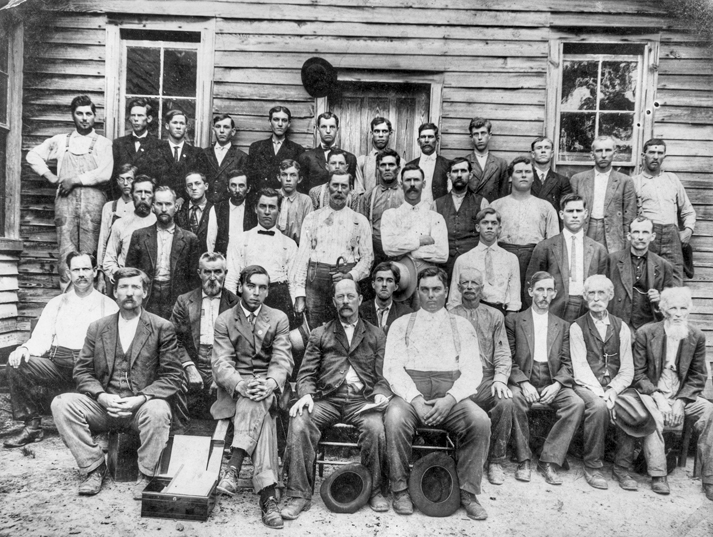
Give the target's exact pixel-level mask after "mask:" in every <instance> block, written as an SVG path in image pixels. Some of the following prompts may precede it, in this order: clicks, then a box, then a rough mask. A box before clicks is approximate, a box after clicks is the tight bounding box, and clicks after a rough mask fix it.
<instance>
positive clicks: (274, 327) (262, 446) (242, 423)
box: [211, 265, 294, 528]
mask: <svg viewBox="0 0 713 537" xmlns="http://www.w3.org/2000/svg"><path fill="white" fill-rule="evenodd" d="M269 286H270V276H268V274H267V271H266V270H265V269H264V268H262V267H260V266H258V265H250V266H248V267H245V268H244V269H243V271H242V272H241V273H240V303H239V304H238V305H237V306H235V307H233V308H231V309H229V310H227V311H224V312H223V313H221V314H220V315H219V316H218V319H217V320H216V322H215V337H214V339H213V357H212V364H213V378H214V379H215V383H216V384H217V386H218V400H217V401H216V402H215V403H214V404H213V407H212V408H211V414H213V417H214V418H215V419H216V420H223V419H228V418H230V419H231V420H232V422H233V427H234V435H233V443H232V447H231V455H230V461H229V462H228V470H227V472H225V474H224V475H223V478H222V479H221V481H220V483H219V484H218V491H219V492H221V493H223V494H227V495H229V496H232V495H233V494H235V492H236V491H237V489H238V476H239V475H240V468H241V467H242V464H243V459H244V458H245V457H246V456H249V457H250V458H251V460H252V462H253V468H254V473H253V486H254V488H255V492H256V493H259V494H260V508H261V511H262V522H263V524H265V525H266V526H268V527H271V528H281V527H282V526H283V522H282V518H281V517H280V512H279V509H278V507H277V500H276V499H275V498H276V496H275V485H277V482H278V475H277V474H278V472H279V470H280V467H279V461H278V457H277V430H276V424H275V417H274V412H275V410H276V409H277V398H279V397H281V396H282V394H284V390H285V389H286V387H287V389H289V384H287V379H288V378H289V376H290V374H291V373H292V368H293V366H294V362H293V360H292V350H291V346H290V339H289V326H288V321H287V316H286V315H285V314H284V313H282V312H281V311H280V310H276V309H273V308H270V307H268V306H265V305H264V304H263V302H264V301H265V297H266V296H267V292H268V288H269Z"/></svg>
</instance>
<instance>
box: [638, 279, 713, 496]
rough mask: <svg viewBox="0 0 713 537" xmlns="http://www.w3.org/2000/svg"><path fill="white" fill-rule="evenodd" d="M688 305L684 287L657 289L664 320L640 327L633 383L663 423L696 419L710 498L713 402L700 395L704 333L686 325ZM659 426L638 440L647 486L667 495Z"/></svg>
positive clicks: (704, 375)
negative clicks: (644, 458)
mask: <svg viewBox="0 0 713 537" xmlns="http://www.w3.org/2000/svg"><path fill="white" fill-rule="evenodd" d="M692 306H693V301H692V299H691V290H690V289H689V288H687V287H678V288H668V289H664V290H663V292H662V293H661V301H660V302H659V308H660V310H661V311H662V312H663V315H664V320H663V321H662V322H659V323H652V324H647V325H644V326H642V327H641V328H640V329H639V330H638V331H637V333H636V343H635V345H634V369H635V373H634V384H633V386H634V388H636V389H637V390H638V391H639V393H641V394H642V396H646V395H649V396H651V397H652V398H653V400H654V401H655V402H656V406H657V407H658V409H659V411H660V412H661V414H662V415H663V425H664V426H667V427H675V426H678V425H680V424H682V423H683V420H684V419H685V418H686V417H688V416H693V417H695V418H697V421H696V423H695V425H694V429H695V431H696V432H697V433H698V453H699V454H700V461H701V481H702V482H703V489H704V491H705V494H706V498H708V499H709V500H711V501H713V404H711V403H710V402H708V401H707V400H705V399H703V398H702V397H701V392H702V391H703V388H704V386H705V384H706V379H707V377H708V375H707V370H706V338H705V336H704V335H703V333H702V332H701V331H700V330H699V329H698V328H696V327H694V326H690V325H689V324H688V316H689V315H690V312H691V309H692ZM662 432H663V430H662V428H661V427H658V428H657V431H656V432H655V433H654V434H651V435H649V436H647V437H646V438H645V439H644V451H645V452H646V453H647V454H649V456H648V457H647V464H648V467H649V475H651V476H653V482H652V488H653V490H654V492H657V493H659V494H668V493H669V486H668V483H667V482H666V456H665V454H664V441H663V436H662Z"/></svg>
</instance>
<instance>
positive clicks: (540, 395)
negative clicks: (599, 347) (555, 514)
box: [505, 271, 584, 485]
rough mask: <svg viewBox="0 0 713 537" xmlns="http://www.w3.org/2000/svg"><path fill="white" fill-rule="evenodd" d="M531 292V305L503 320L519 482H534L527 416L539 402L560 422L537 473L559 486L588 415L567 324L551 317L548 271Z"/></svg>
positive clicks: (534, 279) (552, 290)
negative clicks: (573, 363)
mask: <svg viewBox="0 0 713 537" xmlns="http://www.w3.org/2000/svg"><path fill="white" fill-rule="evenodd" d="M528 293H529V294H530V297H531V298H532V306H531V307H529V308H528V309H526V310H525V311H521V312H519V313H515V314H509V315H508V316H507V317H506V318H505V329H506V330H507V334H508V341H509V343H510V352H511V353H512V371H511V373H510V384H511V386H510V389H511V390H512V393H513V400H514V403H515V405H514V406H515V410H514V412H515V415H514V418H513V422H514V423H513V425H514V426H513V432H514V434H515V438H514V444H515V452H516V453H515V454H516V456H517V461H518V463H519V464H518V467H517V471H516V472H515V479H517V480H519V481H530V459H531V458H532V453H531V452H530V427H529V423H528V419H527V414H528V412H529V411H530V408H531V407H532V405H533V404H535V403H542V404H544V405H549V406H550V407H552V408H553V409H555V411H556V412H557V421H556V422H555V424H554V425H553V427H552V429H551V430H550V434H549V435H547V439H546V440H545V444H544V446H543V447H542V452H541V453H540V459H539V461H538V463H537V469H538V470H539V471H540V472H541V473H542V475H543V476H544V477H545V481H547V483H548V484H550V485H561V484H562V479H561V478H560V477H559V476H558V475H557V470H556V469H555V467H554V465H555V464H556V465H558V466H562V464H563V463H564V459H565V456H566V455H567V450H568V449H569V443H570V442H571V441H572V436H573V435H574V432H575V431H576V430H577V426H578V425H579V421H580V420H581V419H582V414H583V412H584V403H583V402H582V400H581V399H580V398H579V397H577V394H575V393H574V390H573V389H572V388H573V386H574V381H573V380H572V371H571V365H570V359H569V324H568V323H567V322H566V321H563V320H562V319H560V318H559V317H556V316H555V315H553V314H552V313H550V311H549V309H550V303H551V302H552V299H553V298H554V297H555V295H556V294H557V289H556V288H555V280H554V278H553V277H552V275H551V274H550V273H548V272H544V271H541V272H536V273H535V274H533V276H532V278H531V280H530V287H529V289H528Z"/></svg>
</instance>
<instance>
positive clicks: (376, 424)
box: [361, 414, 384, 438]
mask: <svg viewBox="0 0 713 537" xmlns="http://www.w3.org/2000/svg"><path fill="white" fill-rule="evenodd" d="M361 430H362V434H363V435H365V436H366V437H368V438H383V437H384V422H383V420H382V419H381V414H375V415H369V416H366V417H365V419H364V421H363V422H362V424H361Z"/></svg>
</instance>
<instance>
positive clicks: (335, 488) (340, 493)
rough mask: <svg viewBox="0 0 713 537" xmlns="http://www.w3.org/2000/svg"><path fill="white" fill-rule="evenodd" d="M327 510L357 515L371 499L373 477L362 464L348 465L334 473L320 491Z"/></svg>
mask: <svg viewBox="0 0 713 537" xmlns="http://www.w3.org/2000/svg"><path fill="white" fill-rule="evenodd" d="M319 494H320V496H322V501H323V502H324V505H326V506H327V509H329V510H330V511H332V512H334V513H356V512H357V511H358V510H359V509H361V508H362V507H363V506H364V505H366V502H368V501H369V498H370V497H371V475H369V470H367V469H366V467H364V466H362V465H361V464H348V465H346V466H341V467H340V468H338V469H337V470H335V471H334V472H332V473H331V474H330V475H329V477H327V479H325V480H324V481H323V482H322V486H321V487H320V489H319Z"/></svg>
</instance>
